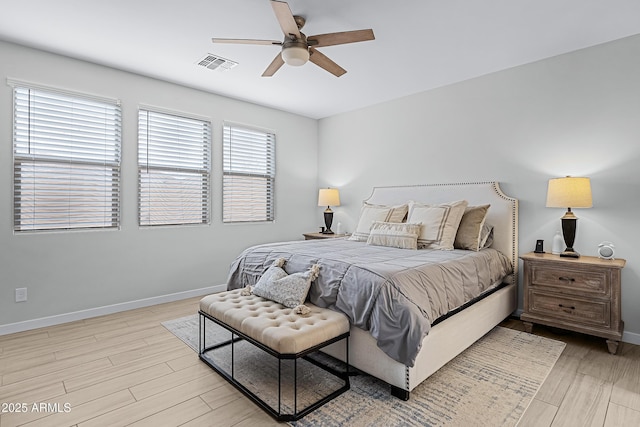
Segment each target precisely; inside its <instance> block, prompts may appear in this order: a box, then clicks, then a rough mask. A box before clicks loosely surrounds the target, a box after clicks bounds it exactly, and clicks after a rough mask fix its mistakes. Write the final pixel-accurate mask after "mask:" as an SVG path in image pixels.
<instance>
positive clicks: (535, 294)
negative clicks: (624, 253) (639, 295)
mask: <svg viewBox="0 0 640 427" xmlns="http://www.w3.org/2000/svg"><path fill="white" fill-rule="evenodd" d="M520 258H521V259H522V260H523V261H524V282H523V292H524V312H523V313H522V315H521V316H520V319H521V320H522V321H523V322H524V326H525V330H526V331H527V332H529V333H531V331H532V329H533V324H534V323H538V324H541V325H547V326H553V327H556V328H560V329H568V330H571V331H575V332H581V333H584V334H588V335H595V336H598V337H602V338H606V339H607V346H608V348H609V353H611V354H616V352H617V351H618V344H619V343H620V340H621V339H622V331H623V329H624V322H623V321H622V319H621V315H620V298H621V296H620V275H621V270H622V268H623V267H624V265H625V263H626V261H625V260H623V259H613V260H606V259H600V258H596V257H590V256H584V255H583V256H581V257H580V258H562V257H560V256H559V255H552V254H536V253H533V252H530V253H528V254H526V255H522V256H521V257H520Z"/></svg>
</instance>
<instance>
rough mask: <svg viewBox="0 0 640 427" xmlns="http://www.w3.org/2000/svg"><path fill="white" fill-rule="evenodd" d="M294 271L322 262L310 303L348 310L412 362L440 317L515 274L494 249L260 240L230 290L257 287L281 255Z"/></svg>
mask: <svg viewBox="0 0 640 427" xmlns="http://www.w3.org/2000/svg"><path fill="white" fill-rule="evenodd" d="M280 257H284V258H285V259H287V262H286V264H285V270H286V271H287V272H288V273H293V272H298V271H305V270H307V269H309V267H311V265H313V264H316V263H317V264H320V275H319V276H318V278H317V279H316V281H315V282H314V283H313V284H312V286H311V290H310V291H309V299H310V301H311V302H312V303H313V304H315V305H317V306H319V307H328V308H331V309H333V310H337V311H341V312H343V313H345V314H346V315H347V316H348V317H349V320H350V322H351V324H352V325H355V326H358V327H359V328H362V329H364V330H367V331H369V332H370V333H371V335H372V336H373V337H374V338H375V339H376V340H377V345H378V347H380V349H382V350H383V351H384V352H385V353H386V354H388V355H389V357H391V358H393V359H394V360H396V361H398V362H400V363H404V364H405V365H407V366H413V365H414V363H415V359H416V356H417V354H418V352H419V351H420V346H421V344H422V340H423V339H424V337H425V336H426V335H427V334H428V333H429V329H430V328H431V323H432V322H433V321H434V320H435V319H437V318H438V317H440V316H442V315H444V314H446V313H448V312H449V311H451V310H454V309H456V308H457V307H459V306H461V305H463V304H464V303H466V302H467V301H469V300H472V299H473V298H475V297H477V296H479V295H480V294H482V293H483V292H485V291H487V290H489V289H491V288H493V287H495V286H497V285H498V284H499V283H500V282H501V281H502V279H503V278H504V277H505V276H507V275H508V274H510V273H511V272H512V266H511V263H510V261H509V260H508V258H507V257H506V256H504V255H503V254H501V253H500V252H498V251H497V250H495V249H483V250H481V251H479V252H472V251H464V250H453V251H441V250H430V249H421V250H407V249H395V248H388V247H381V246H371V245H367V244H366V243H363V242H355V241H349V240H346V239H326V240H307V241H296V242H284V243H274V244H266V245H259V246H254V247H251V248H249V249H246V250H245V251H244V252H243V253H242V254H241V255H240V256H239V257H238V258H237V259H236V260H235V261H234V262H233V264H232V265H231V271H230V273H229V280H228V282H227V283H228V285H227V286H228V288H229V289H237V288H242V287H245V286H247V285H254V284H255V283H256V282H257V281H258V279H259V278H260V276H261V275H262V274H263V273H264V271H265V270H266V269H267V268H269V266H271V264H272V263H273V261H274V260H275V259H277V258H280Z"/></svg>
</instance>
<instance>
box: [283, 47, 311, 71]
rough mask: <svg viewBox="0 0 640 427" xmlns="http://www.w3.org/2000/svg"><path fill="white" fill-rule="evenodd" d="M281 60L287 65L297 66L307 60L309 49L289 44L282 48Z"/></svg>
mask: <svg viewBox="0 0 640 427" xmlns="http://www.w3.org/2000/svg"><path fill="white" fill-rule="evenodd" d="M281 55H282V60H283V61H284V62H285V64H287V65H292V66H294V67H299V66H301V65H304V64H306V63H307V61H309V49H307V48H306V47H302V46H291V47H288V48H286V49H282V54H281Z"/></svg>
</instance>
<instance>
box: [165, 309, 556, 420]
mask: <svg viewBox="0 0 640 427" xmlns="http://www.w3.org/2000/svg"><path fill="white" fill-rule="evenodd" d="M163 325H164V326H165V327H166V328H167V329H168V330H169V331H171V332H172V333H173V334H174V335H176V336H177V337H178V338H180V339H181V340H182V341H184V342H185V343H186V344H187V345H188V346H189V347H191V348H192V349H194V350H195V351H196V352H197V348H198V316H197V315H193V316H187V317H184V318H180V319H175V320H171V321H167V322H163ZM228 334H229V333H228V332H227V331H225V330H223V329H222V328H220V327H219V326H217V325H213V324H211V323H208V324H207V343H208V344H209V343H212V342H218V341H221V340H222V339H228V337H229V336H230V335H228ZM564 347H565V344H564V343H562V342H559V341H555V340H551V339H548V338H544V337H540V336H536V335H531V334H527V333H525V332H519V331H515V330H512V329H507V328H502V327H499V326H498V327H495V328H494V329H493V330H491V331H490V332H489V333H488V334H486V335H485V336H484V337H482V338H481V339H480V340H478V341H477V342H476V343H474V344H473V345H472V346H471V347H469V348H468V349H467V350H465V351H464V352H463V353H461V354H460V355H459V356H457V357H456V358H455V359H453V360H452V361H450V362H449V363H447V364H446V365H445V366H444V367H442V368H441V369H440V370H439V371H437V372H436V373H435V374H433V375H432V376H431V377H429V378H427V380H425V381H424V382H423V383H422V384H420V385H419V386H418V387H416V388H415V389H414V390H413V391H412V392H411V398H410V399H409V400H408V401H406V402H405V401H401V400H399V399H396V398H394V397H392V396H391V395H390V392H389V386H388V385H386V384H385V383H384V382H382V381H380V380H378V379H376V378H374V377H371V376H369V375H367V374H364V373H360V374H359V375H357V376H353V377H351V389H350V390H349V391H347V392H346V393H344V394H342V395H340V396H338V397H337V398H336V399H335V400H333V401H331V402H329V403H328V404H326V405H324V406H322V407H320V408H319V409H317V410H315V411H313V412H311V413H310V414H308V415H307V416H306V417H304V418H303V419H302V420H300V421H297V422H293V423H290V424H291V425H292V426H296V427H306V426H355V427H359V426H363V427H364V426H492V427H493V426H515V425H516V424H517V422H518V420H519V419H520V417H521V416H522V414H523V413H524V411H525V410H526V408H527V407H528V406H529V403H530V402H531V400H532V399H533V397H534V395H535V394H536V392H537V391H538V389H539V388H540V386H541V385H542V383H543V382H544V380H545V379H546V377H547V375H548V374H549V372H550V371H551V369H552V368H553V366H554V365H555V363H556V361H557V360H558V357H560V354H561V353H562V351H563V349H564ZM236 351H238V353H236V354H239V355H242V358H244V361H243V360H242V358H237V359H236V367H235V369H236V372H237V375H241V376H242V377H244V379H243V383H244V382H246V383H247V384H248V385H249V386H250V388H251V387H254V388H255V390H254V392H256V393H258V394H259V395H262V394H264V395H265V396H266V395H267V392H268V391H269V390H271V391H272V390H274V388H272V386H273V384H274V381H276V380H275V378H272V377H268V376H265V375H266V373H267V372H272V373H273V372H274V371H275V370H276V369H277V368H276V367H275V365H273V363H271V362H269V361H268V358H265V356H264V355H265V354H264V353H263V352H262V351H260V350H257V349H255V348H254V347H253V346H251V345H250V344H248V343H244V347H236ZM227 356H228V354H220V355H219V357H220V360H221V364H223V365H224V363H225V360H226V361H227V362H228V360H227V359H229V358H228V357H227ZM326 357H328V356H326ZM260 364H262V365H263V366H261V367H260V369H256V365H258V366H260ZM242 365H244V366H245V368H243V367H242ZM269 365H271V366H269ZM308 365H309V366H310V367H309V368H308V372H307V370H305V369H307V368H304V369H302V371H303V374H302V376H301V378H302V379H301V381H302V382H303V383H305V384H311V385H312V387H311V391H310V394H311V395H312V396H303V401H304V400H307V399H312V398H314V395H316V394H317V393H325V392H326V390H330V389H331V388H332V387H337V385H335V384H333V382H335V381H333V382H332V380H331V378H325V377H324V376H323V372H324V371H322V370H319V369H316V370H317V371H320V372H315V371H313V369H314V367H313V365H311V364H308ZM300 369H301V368H300V367H299V370H300ZM256 373H259V375H256ZM299 375H300V373H299ZM276 384H277V383H276ZM265 387H266V388H267V389H268V390H266V391H265V390H264V388H265ZM275 389H277V386H276V388H275ZM300 393H301V391H300V390H299V395H300ZM302 393H304V391H303V392H302ZM271 394H273V393H271ZM263 397H264V396H263ZM267 400H268V399H267Z"/></svg>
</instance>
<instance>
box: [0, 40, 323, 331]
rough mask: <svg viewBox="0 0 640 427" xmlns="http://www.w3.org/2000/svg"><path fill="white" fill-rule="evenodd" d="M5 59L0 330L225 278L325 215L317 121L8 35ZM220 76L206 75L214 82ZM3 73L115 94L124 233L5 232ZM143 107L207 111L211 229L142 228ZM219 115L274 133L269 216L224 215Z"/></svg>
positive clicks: (8, 223) (2, 51)
mask: <svg viewBox="0 0 640 427" xmlns="http://www.w3.org/2000/svg"><path fill="white" fill-rule="evenodd" d="M0 58H1V59H0V78H1V79H2V80H3V81H2V82H1V83H0V123H2V125H1V126H0V129H1V131H0V162H1V166H0V171H2V172H1V173H0V330H2V326H3V325H5V326H6V325H7V324H13V323H19V324H25V322H26V323H27V324H28V323H29V322H27V321H30V320H33V319H40V318H45V317H48V316H58V317H59V318H60V319H61V320H66V319H67V318H65V317H64V316H62V317H60V316H61V315H64V314H66V313H73V312H79V311H82V310H89V312H87V313H84V314H86V315H90V314H95V313H98V312H99V311H95V309H96V308H98V307H104V306H111V305H122V304H124V305H125V306H126V303H128V302H131V301H138V300H145V299H149V298H151V299H153V298H156V297H158V296H165V295H170V294H176V293H178V294H184V293H185V292H188V291H193V290H196V289H201V288H207V287H211V286H216V285H220V284H223V283H224V282H225V281H226V276H227V273H228V268H229V264H230V263H231V262H232V261H233V259H234V257H235V256H236V255H237V254H238V253H240V251H242V250H243V249H244V248H246V247H248V246H250V245H253V244H257V243H263V242H270V241H279V240H288V239H301V238H302V236H301V233H303V232H306V231H312V230H315V225H316V222H317V223H320V218H321V215H322V213H321V209H320V208H318V207H317V206H315V205H316V202H317V191H318V187H317V163H316V160H315V157H316V152H317V135H318V130H317V127H318V123H317V121H316V120H312V119H308V118H304V117H300V116H297V115H294V114H289V113H284V112H281V111H277V110H274V109H270V108H265V107H260V106H257V105H254V104H249V103H246V102H241V101H237V100H233V99H229V98H224V97H221V96H216V95H212V94H208V93H204V92H202V91H197V90H192V89H188V88H185V87H182V86H178V85H174V84H170V83H166V82H162V81H158V80H154V79H151V78H146V77H141V76H138V75H135V74H130V73H126V72H122V71H118V70H114V69H110V68H107V67H102V66H98V65H95V64H90V63H87V62H82V61H77V60H73V59H69V58H66V57H62V56H58V55H54V54H50V53H45V52H41V51H37V50H32V49H28V48H25V47H21V46H17V45H14V44H9V43H3V42H0ZM203 72H206V71H203ZM220 77H221V76H220V75H219V74H217V73H211V78H212V79H214V78H220ZM6 78H14V79H19V80H23V81H29V82H33V83H37V84H40V85H47V86H51V87H58V88H63V89H68V90H73V91H77V92H81V93H89V94H96V95H102V96H106V97H112V98H118V99H120V100H121V101H122V114H123V137H122V141H123V155H122V183H121V187H122V199H121V203H122V212H121V214H122V227H121V230H119V231H81V232H55V233H33V234H18V235H15V234H14V233H13V232H12V229H13V228H12V218H13V217H12V208H13V205H12V203H13V200H12V136H11V135H12V126H11V123H12V112H11V109H12V91H11V88H10V87H9V86H8V85H7V84H6ZM141 103H142V104H145V105H151V106H157V107H161V108H164V109H170V110H175V111H182V112H187V113H192V114H196V115H199V116H204V117H210V118H211V121H212V125H213V150H212V151H213V176H212V178H213V179H212V188H213V192H212V209H211V212H212V215H211V224H210V225H209V226H188V227H167V228H155V229H140V228H139V227H138V225H137V181H136V180H137V163H136V162H137V114H138V106H139V104H141ZM223 120H230V121H233V122H237V123H245V124H249V125H253V126H258V127H264V128H268V129H272V130H274V131H275V132H276V135H277V136H276V138H277V142H276V159H277V164H276V206H275V209H276V222H275V223H262V224H244V225H242V224H223V223H222V220H221V216H222V207H221V177H222V172H221V169H222V160H221V158H222V148H221V138H222V121H223ZM18 287H27V288H28V296H29V298H28V301H27V302H24V303H15V302H14V289H15V288H18ZM91 310H93V311H91ZM84 314H83V313H80V317H82V316H84ZM54 323H55V321H54ZM38 325H41V323H39V324H38ZM14 329H15V328H14ZM7 330H11V329H7V328H5V332H6V331H7Z"/></svg>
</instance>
